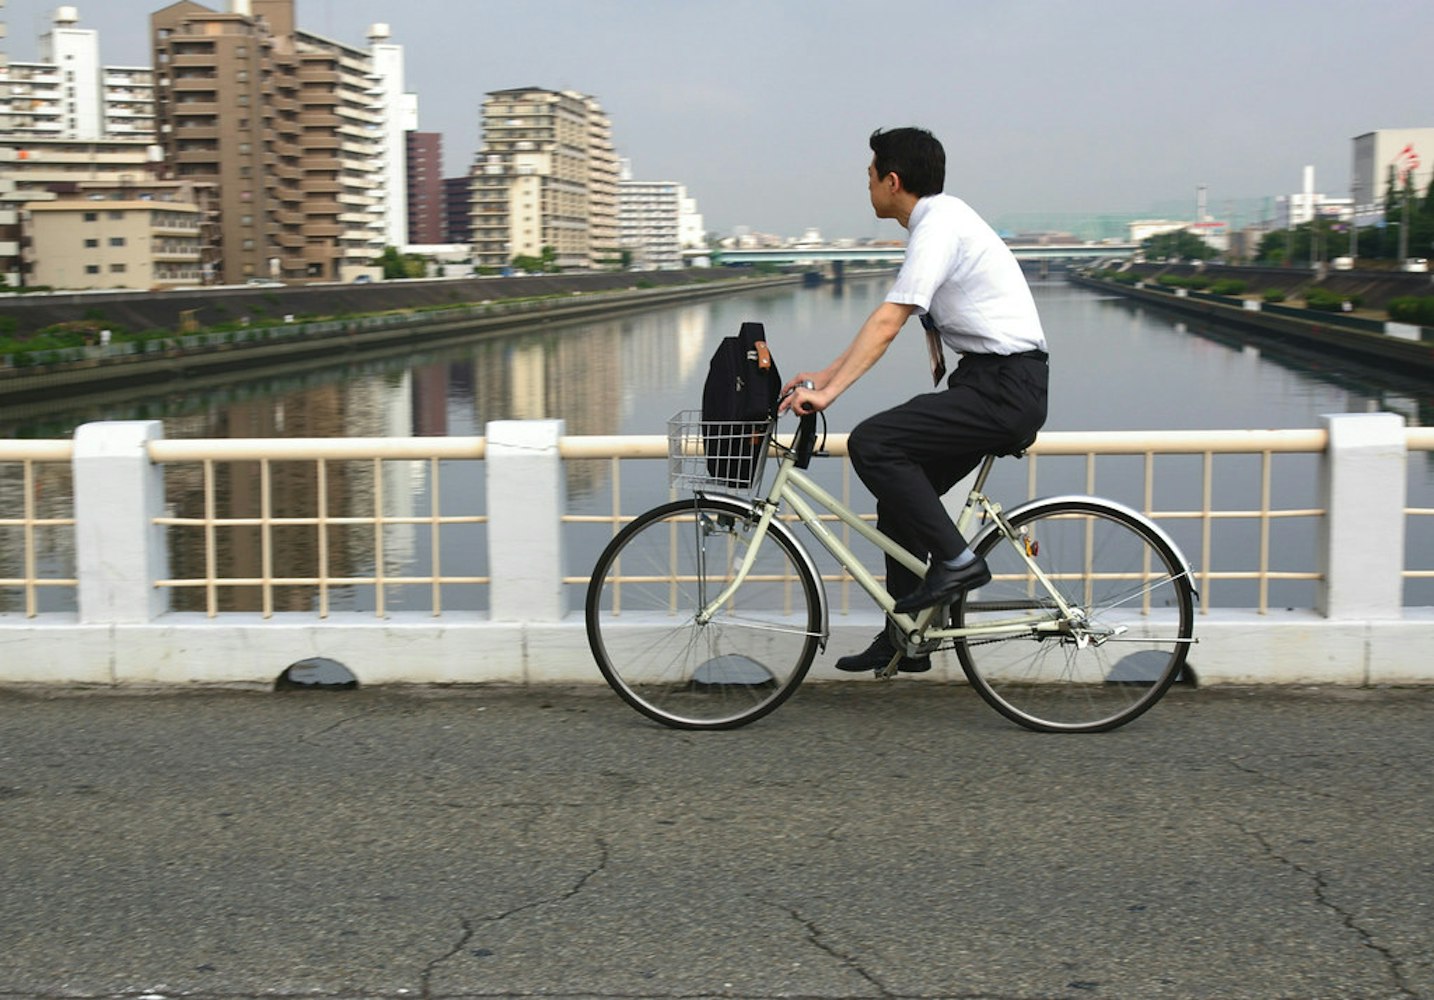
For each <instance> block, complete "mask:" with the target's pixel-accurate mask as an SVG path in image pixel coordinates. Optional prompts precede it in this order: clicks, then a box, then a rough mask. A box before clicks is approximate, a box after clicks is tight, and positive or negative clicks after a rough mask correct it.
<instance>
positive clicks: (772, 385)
mask: <svg viewBox="0 0 1434 1000" xmlns="http://www.w3.org/2000/svg"><path fill="white" fill-rule="evenodd" d="M781 390H782V376H781V375H779V374H777V364H776V362H775V361H773V360H772V354H771V352H770V351H768V350H767V334H766V331H765V330H764V329H763V327H762V324H761V323H743V324H742V328H741V330H739V331H738V332H737V335H736V336H735V337H724V338H723V339H722V343H720V344H718V345H717V350H716V351H715V352H714V353H713V355H712V363H711V366H710V367H709V368H708V370H707V382H706V383H705V384H704V385H703V387H702V441H703V447H704V451H705V454H706V456H707V472H708V474H709V475H711V476H712V478H713V479H715V480H718V481H719V482H721V483H723V484H725V485H727V486H733V487H747V486H750V485H751V484H752V479H753V477H754V476H755V475H756V473H757V469H758V463H759V460H760V458H761V452H762V448H763V446H764V444H765V443H766V435H767V424H768V422H769V421H770V420H771V418H772V416H773V414H774V413H775V412H776V409H777V394H778V393H780V392H781Z"/></svg>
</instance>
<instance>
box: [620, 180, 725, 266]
mask: <svg viewBox="0 0 1434 1000" xmlns="http://www.w3.org/2000/svg"><path fill="white" fill-rule="evenodd" d="M631 173H632V171H631V169H630V167H629V166H628V164H627V163H626V161H624V162H623V165H622V179H621V180H620V181H618V203H617V204H618V210H617V227H618V246H619V248H620V249H621V251H622V256H623V259H624V260H625V261H626V262H627V264H628V266H630V267H634V268H638V269H640V270H645V271H646V270H652V271H671V270H676V269H678V268H681V267H682V266H683V264H684V260H683V256H682V252H683V251H684V250H690V249H696V248H698V247H702V246H704V245H705V244H704V239H705V233H704V232H703V228H702V216H701V215H700V214H699V213H698V211H697V201H696V200H695V199H694V198H691V197H689V196H688V194H687V188H686V187H684V186H683V185H681V184H679V183H677V182H676V181H640V180H633V179H632V176H631Z"/></svg>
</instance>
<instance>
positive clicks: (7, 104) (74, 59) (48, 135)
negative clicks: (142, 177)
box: [0, 6, 154, 141]
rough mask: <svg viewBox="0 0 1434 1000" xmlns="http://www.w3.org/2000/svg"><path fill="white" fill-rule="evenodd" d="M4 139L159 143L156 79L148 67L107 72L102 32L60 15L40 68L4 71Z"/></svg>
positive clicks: (67, 12)
mask: <svg viewBox="0 0 1434 1000" xmlns="http://www.w3.org/2000/svg"><path fill="white" fill-rule="evenodd" d="M0 131H3V132H4V133H5V134H6V135H7V136H15V137H26V138H37V139H38V138H44V139H103V138H116V137H119V138H143V139H146V140H148V141H153V140H152V136H153V135H154V73H153V71H152V70H151V69H150V68H149V67H148V66H103V65H101V63H100V41H99V32H97V31H93V30H90V29H86V28H81V27H79V11H78V10H77V8H75V7H73V6H64V7H58V8H56V9H55V14H54V23H53V26H52V27H51V28H50V30H49V31H47V32H45V33H44V34H43V35H41V36H40V60H39V62H15V61H11V62H10V63H9V65H8V67H7V68H5V69H3V70H0Z"/></svg>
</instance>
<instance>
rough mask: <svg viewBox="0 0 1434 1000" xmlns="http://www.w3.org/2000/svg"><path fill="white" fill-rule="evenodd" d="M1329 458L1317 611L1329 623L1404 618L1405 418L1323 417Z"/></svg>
mask: <svg viewBox="0 0 1434 1000" xmlns="http://www.w3.org/2000/svg"><path fill="white" fill-rule="evenodd" d="M1320 419H1321V421H1322V422H1323V423H1324V425H1325V428H1326V429H1327V430H1328V431H1329V450H1328V451H1327V452H1326V453H1325V460H1324V468H1323V479H1322V486H1323V494H1324V506H1325V511H1326V514H1325V519H1324V527H1323V531H1322V532H1321V547H1320V555H1321V559H1322V561H1323V565H1322V566H1321V567H1320V568H1321V570H1322V571H1323V573H1324V582H1323V585H1322V586H1321V587H1320V589H1319V593H1318V595H1317V596H1316V598H1315V602H1316V603H1315V607H1316V610H1318V611H1319V612H1320V613H1321V614H1323V615H1324V616H1325V617H1327V618H1346V619H1349V618H1353V619H1369V618H1401V617H1403V614H1404V582H1403V578H1402V574H1403V572H1404V506H1405V502H1406V501H1405V495H1406V494H1405V482H1406V478H1407V476H1408V456H1407V454H1406V449H1405V444H1404V418H1403V417H1401V416H1399V415H1398V414H1394V413H1341V414H1331V415H1326V416H1323V417H1321V418H1320Z"/></svg>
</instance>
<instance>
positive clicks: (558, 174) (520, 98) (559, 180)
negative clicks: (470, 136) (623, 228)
mask: <svg viewBox="0 0 1434 1000" xmlns="http://www.w3.org/2000/svg"><path fill="white" fill-rule="evenodd" d="M617 179H618V163H617V154H616V152H615V151H614V150H613V146H612V124H611V122H610V121H609V120H608V119H607V117H606V115H604V114H603V112H602V108H601V106H600V105H599V104H598V102H597V100H596V99H594V98H592V97H588V96H586V95H583V94H579V93H576V92H574V91H552V90H542V89H539V88H523V89H517V90H498V91H493V92H491V93H489V94H488V95H487V97H486V99H485V100H484V102H483V146H482V148H481V149H480V150H479V152H478V155H477V157H476V159H475V162H474V165H473V175H472V220H473V246H474V254H475V259H476V261H477V263H478V265H479V266H481V267H505V266H507V265H508V264H510V263H511V262H512V260H513V259H514V258H515V257H524V256H526V257H541V256H542V255H543V252H544V250H545V249H548V248H551V250H552V253H553V255H554V263H555V264H556V266H557V267H558V268H559V269H563V270H574V269H589V268H599V267H613V266H616V265H617V262H618V247H617Z"/></svg>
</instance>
